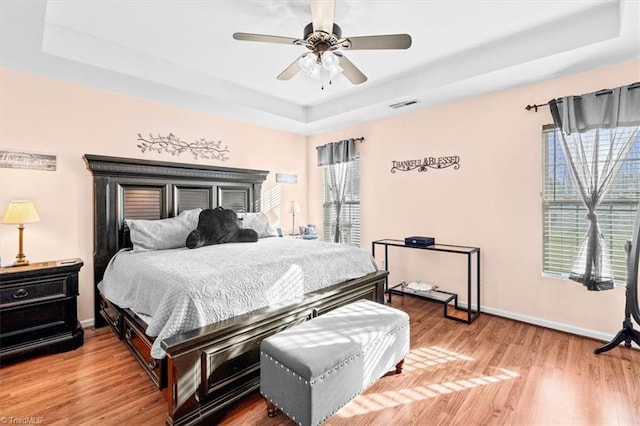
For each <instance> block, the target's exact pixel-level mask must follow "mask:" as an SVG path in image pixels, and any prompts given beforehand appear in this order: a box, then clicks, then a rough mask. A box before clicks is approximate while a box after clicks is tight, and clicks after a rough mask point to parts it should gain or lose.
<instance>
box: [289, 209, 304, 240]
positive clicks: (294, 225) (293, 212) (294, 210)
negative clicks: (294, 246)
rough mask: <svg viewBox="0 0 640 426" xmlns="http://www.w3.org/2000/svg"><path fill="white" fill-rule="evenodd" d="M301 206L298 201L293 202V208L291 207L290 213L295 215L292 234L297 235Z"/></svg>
mask: <svg viewBox="0 0 640 426" xmlns="http://www.w3.org/2000/svg"><path fill="white" fill-rule="evenodd" d="M300 211H301V210H300V204H299V203H298V202H297V201H292V202H291V206H289V213H291V214H292V215H293V217H292V223H291V234H292V235H295V233H296V213H300Z"/></svg>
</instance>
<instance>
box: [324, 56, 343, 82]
mask: <svg viewBox="0 0 640 426" xmlns="http://www.w3.org/2000/svg"><path fill="white" fill-rule="evenodd" d="M321 61H322V68H324V70H325V71H327V72H328V73H329V78H333V77H335V76H336V75H338V74H340V73H341V72H342V71H343V69H342V68H341V67H340V58H338V55H336V54H335V53H333V52H324V53H323V54H322V58H321Z"/></svg>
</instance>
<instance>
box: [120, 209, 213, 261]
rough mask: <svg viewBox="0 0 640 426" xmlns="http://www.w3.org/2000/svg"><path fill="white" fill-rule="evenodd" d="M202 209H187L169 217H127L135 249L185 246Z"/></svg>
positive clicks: (161, 248) (147, 249) (162, 248)
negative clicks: (151, 218) (154, 218)
mask: <svg viewBox="0 0 640 426" xmlns="http://www.w3.org/2000/svg"><path fill="white" fill-rule="evenodd" d="M201 211H202V209H193V210H185V211H183V212H182V213H180V214H179V215H178V216H176V217H171V218H168V219H158V220H145V219H125V221H126V222H127V225H128V226H129V230H130V231H131V234H130V235H131V242H132V243H133V251H149V250H168V249H173V248H179V247H185V242H186V241H187V236H188V235H189V233H190V232H191V231H193V230H194V229H196V228H197V227H198V218H199V216H200V212H201Z"/></svg>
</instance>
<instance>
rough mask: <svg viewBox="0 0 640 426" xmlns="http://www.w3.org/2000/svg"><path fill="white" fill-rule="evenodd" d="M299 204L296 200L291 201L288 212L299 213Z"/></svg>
mask: <svg viewBox="0 0 640 426" xmlns="http://www.w3.org/2000/svg"><path fill="white" fill-rule="evenodd" d="M300 212H301V210H300V204H299V203H298V202H297V201H292V202H291V206H289V213H300Z"/></svg>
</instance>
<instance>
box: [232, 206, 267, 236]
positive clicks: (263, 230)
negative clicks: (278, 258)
mask: <svg viewBox="0 0 640 426" xmlns="http://www.w3.org/2000/svg"><path fill="white" fill-rule="evenodd" d="M238 219H239V220H240V223H241V226H242V227H243V228H245V229H253V230H254V231H256V232H257V233H258V238H266V237H274V236H275V235H276V231H274V230H273V228H272V227H271V225H270V224H269V218H268V217H267V214H266V213H265V212H260V213H244V214H239V215H238Z"/></svg>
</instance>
